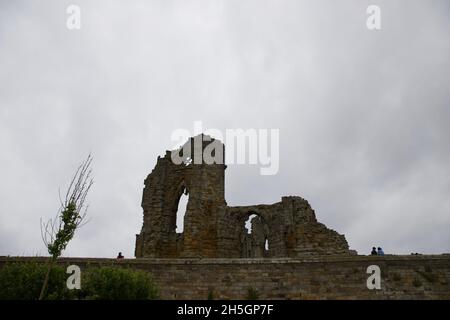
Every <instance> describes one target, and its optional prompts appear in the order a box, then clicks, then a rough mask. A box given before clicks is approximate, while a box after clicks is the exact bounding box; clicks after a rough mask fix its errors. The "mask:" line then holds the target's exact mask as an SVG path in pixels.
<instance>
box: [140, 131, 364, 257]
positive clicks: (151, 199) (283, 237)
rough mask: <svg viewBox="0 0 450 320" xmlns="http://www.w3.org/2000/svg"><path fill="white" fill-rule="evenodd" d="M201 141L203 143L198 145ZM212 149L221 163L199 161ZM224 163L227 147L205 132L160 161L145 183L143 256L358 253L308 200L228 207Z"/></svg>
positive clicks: (291, 199) (279, 255)
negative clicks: (180, 226)
mask: <svg viewBox="0 0 450 320" xmlns="http://www.w3.org/2000/svg"><path fill="white" fill-rule="evenodd" d="M199 137H200V138H201V139H200V140H199V141H201V142H200V145H198V143H195V141H197V140H196V138H199ZM211 146H214V148H213V153H214V152H215V153H216V154H215V156H216V160H217V158H219V160H221V161H215V162H214V163H210V162H209V163H210V164H208V163H206V161H203V159H200V161H198V160H199V159H198V158H199V157H202V154H203V151H205V150H206V149H207V148H210V149H211ZM185 150H188V151H190V152H185ZM199 151H200V152H199ZM174 153H176V154H174ZM188 154H189V155H188ZM174 155H177V156H180V157H181V158H182V159H183V162H182V163H180V164H175V163H174V161H173V160H172V159H173V157H172V156H174ZM224 159H225V148H224V145H223V144H222V143H221V142H220V141H219V140H215V139H213V138H211V137H209V136H204V135H203V134H202V135H200V136H197V137H193V138H190V139H189V140H188V142H186V144H185V145H184V146H183V147H182V148H180V149H178V150H173V151H166V155H165V156H164V157H158V161H157V164H156V166H155V168H154V169H153V171H152V172H151V173H150V174H149V175H148V177H147V179H145V182H144V183H145V187H144V192H143V197H142V208H143V210H144V221H143V226H142V230H141V233H140V234H138V235H136V249H135V256H136V257H137V258H142V257H144V258H265V257H270V258H281V257H292V258H294V257H300V256H305V255H335V254H355V252H354V251H353V250H349V247H348V243H347V241H346V239H345V237H344V235H341V234H339V233H337V232H336V231H334V230H331V229H328V228H327V227H326V226H325V225H324V224H322V223H319V222H318V221H317V219H316V216H315V213H314V210H313V209H312V208H311V206H310V205H309V203H308V201H306V200H305V199H303V198H301V197H294V196H288V197H282V198H281V201H280V202H277V203H274V204H270V205H266V204H260V205H252V206H237V207H231V206H228V205H227V202H226V201H225V192H224V191H225V186H224V185H225V169H226V165H225V164H224V161H223V160H224ZM183 193H184V194H186V195H189V201H188V203H187V207H186V213H185V216H184V230H183V232H182V233H177V232H176V219H177V210H178V203H179V201H180V197H181V196H182V195H183ZM246 222H247V223H246ZM246 224H247V227H246ZM249 225H251V227H250V228H249Z"/></svg>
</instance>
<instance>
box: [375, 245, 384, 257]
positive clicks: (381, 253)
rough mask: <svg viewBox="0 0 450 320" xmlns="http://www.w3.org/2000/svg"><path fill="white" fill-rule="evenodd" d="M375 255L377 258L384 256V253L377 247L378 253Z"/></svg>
mask: <svg viewBox="0 0 450 320" xmlns="http://www.w3.org/2000/svg"><path fill="white" fill-rule="evenodd" d="M377 254H378V255H379V256H384V251H383V249H381V248H380V247H378V252H377Z"/></svg>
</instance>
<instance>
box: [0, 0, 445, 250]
mask: <svg viewBox="0 0 450 320" xmlns="http://www.w3.org/2000/svg"><path fill="white" fill-rule="evenodd" d="M72 3H73V4H77V5H79V6H80V7H81V18H82V21H81V23H82V28H81V30H79V31H69V30H68V29H67V28H66V19H67V16H68V15H67V14H66V8H67V6H68V5H69V4H72ZM369 4H377V5H379V6H380V7H381V14H382V30H380V31H369V30H368V29H367V28H366V18H367V14H366V8H367V6H368V5H369ZM449 15H450V4H449V2H448V1H447V0H442V1H437V0H434V1H406V0H404V1H381V0H377V1H370V2H368V1H360V0H353V1H333V0H328V1H313V0H310V1H279V0H277V1H275V0H273V1H257V0H252V1H249V0H245V1H241V0H240V1H238V0H230V1H219V0H209V1H206V0H202V1H199V0H198V1H191V0H189V1H181V0H180V1H167V0H161V1H106V0H105V1H80V0H77V1H56V0H55V1H1V2H0V148H1V155H0V177H1V183H0V255H36V254H41V255H43V254H45V253H46V250H45V248H44V246H43V244H42V241H41V239H40V228H39V220H40V218H41V217H43V218H50V217H52V216H54V215H55V214H56V212H57V209H58V189H59V187H61V188H62V189H64V188H65V187H66V186H67V184H68V182H69V180H70V176H71V175H72V173H73V172H74V170H75V169H76V167H77V165H78V164H79V163H80V162H81V161H82V160H83V159H84V158H85V157H86V156H87V154H88V153H89V152H92V153H93V155H94V163H93V170H94V174H95V185H94V188H93V189H92V192H91V194H90V196H89V203H90V209H89V216H90V219H91V220H90V222H89V223H88V224H87V225H85V226H84V227H83V228H82V229H81V230H80V231H79V232H78V233H77V234H76V236H75V238H74V240H73V241H72V242H71V243H70V245H69V247H68V248H67V251H66V252H65V255H66V256H101V257H112V256H115V255H116V254H117V252H118V251H122V252H123V253H124V255H125V256H126V257H132V256H133V254H134V240H135V234H136V233H139V231H140V228H141V225H142V210H141V207H140V201H141V195H142V188H143V181H144V178H145V177H146V176H147V174H148V173H150V171H151V170H152V168H153V166H154V165H155V163H156V158H157V156H158V155H162V154H164V152H165V150H166V149H169V148H171V147H172V146H173V144H174V143H173V141H171V134H172V132H173V131H174V130H175V129H177V128H185V129H188V130H193V123H194V121H197V120H199V121H202V122H203V125H204V127H205V128H218V129H221V130H225V129H227V128H243V129H248V128H255V129H271V128H275V129H277V128H278V129H280V170H279V172H278V174H277V175H274V176H261V175H260V174H259V167H258V166H242V165H241V166H238V165H233V166H229V167H228V169H227V172H226V199H227V201H228V204H229V205H247V204H259V203H273V202H277V201H279V200H280V198H281V196H283V195H300V196H302V197H304V198H306V199H308V201H309V202H310V204H311V205H312V207H313V208H314V209H315V211H316V215H317V217H318V219H319V220H320V221H321V222H323V223H325V224H326V225H327V226H328V227H330V228H333V229H335V230H337V231H338V232H340V233H343V234H345V235H346V237H347V240H348V242H349V245H350V247H351V248H352V249H356V250H358V252H359V253H361V254H366V253H368V252H369V251H370V248H371V247H372V246H382V247H383V248H384V249H385V251H386V253H406V254H409V253H410V252H422V253H442V252H450V232H449V230H450V172H449V163H450V143H449V141H448V140H449V137H450V126H449V120H450V79H449V74H450V59H449V57H450V37H449V34H450V19H449ZM225 142H226V141H225Z"/></svg>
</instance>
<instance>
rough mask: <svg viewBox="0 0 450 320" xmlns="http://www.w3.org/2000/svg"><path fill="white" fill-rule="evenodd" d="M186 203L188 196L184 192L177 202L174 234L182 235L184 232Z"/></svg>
mask: <svg viewBox="0 0 450 320" xmlns="http://www.w3.org/2000/svg"><path fill="white" fill-rule="evenodd" d="M188 201H189V194H188V193H187V192H185V191H184V192H183V193H182V194H181V196H180V200H179V201H178V209H177V220H176V228H175V232H176V233H183V231H184V216H185V215H186V210H187V204H188Z"/></svg>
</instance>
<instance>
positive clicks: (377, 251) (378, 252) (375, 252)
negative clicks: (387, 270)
mask: <svg viewBox="0 0 450 320" xmlns="http://www.w3.org/2000/svg"><path fill="white" fill-rule="evenodd" d="M370 254H371V255H372V256H384V251H383V249H381V248H380V247H378V249H377V248H375V247H372V252H371V253H370Z"/></svg>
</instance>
